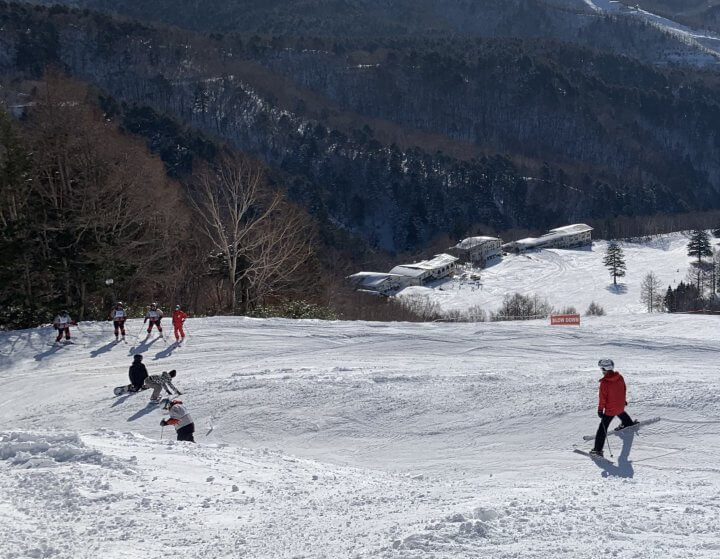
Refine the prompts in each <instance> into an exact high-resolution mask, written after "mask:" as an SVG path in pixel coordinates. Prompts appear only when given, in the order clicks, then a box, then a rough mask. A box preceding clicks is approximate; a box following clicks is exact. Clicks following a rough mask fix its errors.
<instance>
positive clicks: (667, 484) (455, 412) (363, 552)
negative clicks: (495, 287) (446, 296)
mask: <svg viewBox="0 0 720 559" xmlns="http://www.w3.org/2000/svg"><path fill="white" fill-rule="evenodd" d="M636 257H638V258H639V256H637V255H636ZM549 262H550V264H549V265H552V266H556V267H557V269H560V270H563V271H564V270H567V269H569V268H571V266H569V264H567V263H566V264H562V261H561V259H560V258H559V256H558V255H555V256H553V257H552V258H551V259H550V260H549ZM575 267H576V268H577V269H581V268H582V267H583V265H582V264H581V263H578V262H576V263H575ZM538 281H539V280H538ZM576 281H577V280H576ZM538 285H539V284H538ZM621 310H622V309H621V308H616V309H615V310H614V313H613V314H611V315H608V316H605V317H595V318H583V323H582V325H581V326H580V327H551V326H549V325H548V324H547V323H546V321H528V322H523V323H518V322H514V323H478V324H440V323H437V324H409V323H362V322H322V321H290V320H258V319H248V318H240V317H213V318H207V319H191V320H189V321H188V330H189V334H188V336H189V337H188V340H187V342H186V344H185V345H184V346H180V347H174V346H171V345H167V346H166V345H165V344H163V343H162V342H161V341H158V342H156V343H152V344H150V343H149V342H151V341H152V337H151V339H150V340H148V341H147V342H145V343H144V344H143V345H142V347H145V348H146V351H145V352H144V355H145V363H146V364H147V366H148V369H149V372H150V373H151V374H157V373H160V372H162V371H163V370H169V369H172V368H175V369H177V370H178V377H177V379H176V381H177V382H176V384H177V386H178V388H179V389H180V390H182V391H183V392H185V394H184V395H183V396H182V399H183V400H184V401H185V403H186V404H187V405H188V407H189V409H190V411H191V413H192V414H193V416H194V418H195V422H196V433H195V434H196V439H197V441H198V444H197V445H189V444H184V443H177V442H175V441H174V433H173V432H172V429H171V428H165V429H164V432H162V435H163V440H160V437H161V428H160V426H159V421H160V418H161V417H163V412H162V410H160V409H158V407H157V406H147V400H148V395H147V393H146V392H143V393H139V394H130V395H127V394H126V395H123V396H120V397H114V396H113V394H112V388H113V387H115V386H117V385H120V384H124V383H126V382H127V369H128V367H129V365H130V363H131V361H132V356H131V355H132V352H133V351H134V349H133V348H137V347H138V344H140V343H141V342H142V339H144V336H141V337H140V339H139V340H136V339H135V338H134V337H133V334H130V335H129V337H128V344H127V345H126V344H118V345H114V344H108V342H109V341H111V339H112V334H111V328H110V326H109V325H108V324H107V323H89V322H84V323H81V324H80V325H79V327H78V328H77V329H73V334H74V337H75V342H76V344H75V345H74V346H72V347H70V348H62V349H58V350H55V351H53V348H50V347H48V346H47V340H48V339H49V338H50V336H52V330H51V329H50V328H38V329H32V330H25V331H19V332H0V381H1V382H2V384H3V391H2V392H0V495H2V498H0V542H2V544H1V545H0V557H2V559H10V558H13V559H16V558H26V557H41V558H45V557H48V558H50V557H52V558H73V559H75V558H92V559H94V558H96V557H99V556H102V557H103V559H115V558H135V557H151V558H155V557H157V558H160V557H165V556H167V555H168V554H172V555H176V556H181V557H203V558H206V559H216V558H231V557H233V558H234V557H252V558H267V559H270V558H301V557H302V558H321V557H324V558H333V559H334V558H345V557H348V558H366V557H373V558H374V557H379V558H387V559H400V558H402V559H430V558H432V559H445V558H447V559H450V558H468V559H469V558H477V557H493V558H506V559H510V558H512V559H518V558H528V559H529V558H535V557H540V556H542V557H554V558H561V559H576V558H588V559H589V558H593V559H595V558H597V557H598V556H609V557H615V556H617V557H624V558H648V559H650V558H655V557H668V558H703V559H706V558H707V559H710V558H715V557H717V556H718V553H719V552H720V540H718V537H717V534H718V533H720V460H719V458H720V443H718V435H719V434H720V400H718V396H717V395H718V394H719V393H720V379H718V371H717V349H718V326H719V323H718V321H720V317H716V316H668V315H664V314H654V315H650V314H645V313H627V312H624V313H623V312H621ZM128 329H129V330H130V332H133V333H137V332H138V331H141V323H140V321H139V320H131V321H129V323H128ZM135 335H136V334H135ZM601 357H611V358H613V359H614V360H615V363H616V365H617V367H618V369H619V370H620V371H621V372H623V374H624V375H625V378H626V381H627V383H628V388H629V394H628V399H629V401H630V405H629V408H628V411H629V412H630V413H631V415H632V416H633V417H634V418H638V419H643V418H645V419H648V418H652V417H656V416H658V417H661V418H662V419H661V420H660V421H658V422H657V423H653V424H650V425H647V426H641V427H639V428H638V429H637V430H636V431H635V430H634V431H632V432H628V433H620V434H619V435H618V436H613V437H610V439H611V440H610V441H609V442H610V445H611V448H612V452H613V455H614V456H613V458H612V461H613V462H612V463H600V462H598V463H596V462H594V461H592V460H591V459H589V458H588V457H585V456H581V455H578V454H576V453H573V452H572V449H573V445H575V444H577V445H578V448H581V449H584V450H589V448H590V447H591V443H588V442H583V440H582V437H583V435H588V434H592V433H594V431H595V429H596V428H597V418H596V416H595V409H596V405H597V400H596V398H597V387H598V384H597V380H598V378H599V374H598V371H597V368H596V366H595V364H596V363H597V360H598V359H599V358H601ZM168 439H172V440H168Z"/></svg>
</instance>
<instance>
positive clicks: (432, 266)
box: [390, 253, 458, 277]
mask: <svg viewBox="0 0 720 559" xmlns="http://www.w3.org/2000/svg"><path fill="white" fill-rule="evenodd" d="M457 261H458V258H457V257H456V256H452V255H451V254H445V253H443V254H436V255H435V257H434V258H432V259H430V260H423V261H422V262H415V263H414V264H401V265H400V266H395V267H394V268H393V269H392V270H390V273H391V274H402V275H404V276H409V275H411V274H406V273H404V272H401V271H396V270H420V271H421V273H422V272H429V271H432V270H437V269H438V268H444V267H445V266H449V265H450V264H454V263H455V262H457ZM419 275H421V274H415V275H413V276H412V277H417V276H419Z"/></svg>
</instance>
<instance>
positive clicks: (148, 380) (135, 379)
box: [53, 301, 195, 442]
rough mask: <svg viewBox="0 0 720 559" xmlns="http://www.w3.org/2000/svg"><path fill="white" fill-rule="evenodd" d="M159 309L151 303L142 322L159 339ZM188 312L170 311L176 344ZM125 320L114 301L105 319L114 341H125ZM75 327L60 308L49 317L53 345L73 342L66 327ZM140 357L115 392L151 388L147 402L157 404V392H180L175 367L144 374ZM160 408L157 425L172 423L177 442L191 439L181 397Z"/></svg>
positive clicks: (182, 334)
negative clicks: (54, 332)
mask: <svg viewBox="0 0 720 559" xmlns="http://www.w3.org/2000/svg"><path fill="white" fill-rule="evenodd" d="M163 316H164V315H163V312H162V310H161V309H160V308H159V307H158V305H157V303H152V304H151V305H150V306H149V307H148V310H147V312H146V313H145V319H144V320H143V324H147V325H148V326H147V333H148V336H149V335H150V333H151V332H152V329H153V327H155V328H157V331H158V333H159V334H160V337H161V338H163V337H164V336H163V328H162V319H163ZM187 318H188V315H187V313H186V312H184V311H183V310H182V308H181V307H180V305H176V306H175V310H174V311H173V313H172V323H173V333H174V335H175V342H176V343H178V344H180V343H182V342H184V341H185V328H184V326H185V321H186V320H187ZM127 319H128V313H127V311H126V310H125V305H124V304H123V303H122V302H121V301H118V302H117V303H116V304H115V306H114V307H113V308H112V310H111V311H110V314H109V316H108V320H111V321H112V323H113V332H114V334H115V341H116V342H120V340H122V341H125V333H126V331H125V322H126V321H127ZM71 326H76V324H75V322H74V321H73V320H72V318H71V317H70V314H69V313H68V311H66V310H62V311H60V312H59V313H58V315H57V316H56V317H55V319H54V320H53V328H55V330H57V336H56V338H55V344H59V343H60V342H61V341H62V339H63V336H64V337H65V343H73V342H72V340H71V334H70V327H71ZM142 360H143V356H142V355H141V354H136V355H135V356H134V357H133V363H132V365H131V366H130V371H129V375H130V385H128V386H127V387H118V389H116V394H121V393H122V392H125V391H129V392H139V391H140V390H146V389H152V391H153V392H152V395H151V396H150V401H151V402H152V403H161V400H160V395H161V393H162V391H163V390H165V392H166V393H167V394H168V395H169V396H170V397H173V396H179V395H181V394H182V392H180V391H179V390H178V389H177V388H176V387H175V385H174V384H173V382H172V380H173V379H174V378H175V376H176V375H177V372H176V371H175V370H172V371H169V372H166V371H163V372H162V373H161V374H159V375H150V374H148V371H147V368H146V367H145V365H144V364H143V362H142ZM164 403H165V405H164V409H165V410H167V411H168V412H169V414H170V418H169V419H167V420H166V419H163V420H161V422H160V424H161V425H162V426H163V427H165V426H166V425H173V426H174V427H175V430H176V432H177V439H178V440H179V441H189V442H195V440H194V437H193V433H194V432H195V423H194V422H193V419H192V416H191V415H190V413H189V412H188V411H187V408H186V407H185V405H184V404H183V402H182V401H181V400H175V399H170V398H166V399H165V400H164Z"/></svg>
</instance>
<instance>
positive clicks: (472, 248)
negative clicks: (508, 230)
mask: <svg viewBox="0 0 720 559" xmlns="http://www.w3.org/2000/svg"><path fill="white" fill-rule="evenodd" d="M501 246H502V240H501V239H499V238H497V237H468V238H467V239H463V240H462V241H460V242H459V243H458V244H456V245H455V246H454V247H451V248H450V250H452V251H453V252H454V253H455V254H457V255H458V257H459V258H460V260H461V261H462V262H472V263H473V264H477V265H479V266H486V265H487V263H488V262H489V261H490V260H494V259H495V258H500V256H501Z"/></svg>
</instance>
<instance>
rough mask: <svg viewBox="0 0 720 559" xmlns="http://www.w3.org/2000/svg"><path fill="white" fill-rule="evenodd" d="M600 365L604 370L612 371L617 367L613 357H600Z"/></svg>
mask: <svg viewBox="0 0 720 559" xmlns="http://www.w3.org/2000/svg"><path fill="white" fill-rule="evenodd" d="M598 367H600V368H601V369H602V370H603V371H612V370H614V369H615V363H613V360H612V359H600V361H598Z"/></svg>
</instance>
